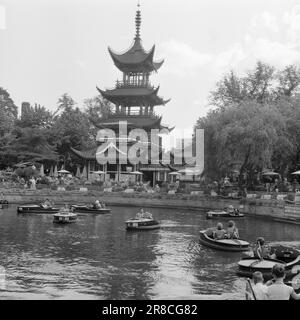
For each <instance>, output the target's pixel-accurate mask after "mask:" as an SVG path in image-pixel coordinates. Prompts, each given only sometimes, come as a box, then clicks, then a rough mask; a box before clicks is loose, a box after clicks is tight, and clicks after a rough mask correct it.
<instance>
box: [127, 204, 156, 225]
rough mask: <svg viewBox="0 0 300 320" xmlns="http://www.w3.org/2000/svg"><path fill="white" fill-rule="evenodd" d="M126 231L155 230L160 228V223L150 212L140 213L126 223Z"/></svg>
mask: <svg viewBox="0 0 300 320" xmlns="http://www.w3.org/2000/svg"><path fill="white" fill-rule="evenodd" d="M125 224H126V230H153V229H158V228H160V223H159V222H158V221H157V220H154V219H153V217H152V214H151V213H150V212H144V211H143V209H142V210H141V212H138V213H137V214H136V216H135V217H134V218H132V219H129V220H127V221H125Z"/></svg>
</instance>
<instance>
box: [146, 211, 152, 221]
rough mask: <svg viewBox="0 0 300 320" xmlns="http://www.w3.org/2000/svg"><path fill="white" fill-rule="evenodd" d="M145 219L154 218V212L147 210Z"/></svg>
mask: <svg viewBox="0 0 300 320" xmlns="http://www.w3.org/2000/svg"><path fill="white" fill-rule="evenodd" d="M144 219H153V217H152V214H151V213H150V212H147V211H146V212H145V213H144Z"/></svg>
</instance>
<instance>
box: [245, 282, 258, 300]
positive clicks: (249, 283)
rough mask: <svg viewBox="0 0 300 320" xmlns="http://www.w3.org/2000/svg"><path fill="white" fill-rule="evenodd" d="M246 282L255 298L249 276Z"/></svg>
mask: <svg viewBox="0 0 300 320" xmlns="http://www.w3.org/2000/svg"><path fill="white" fill-rule="evenodd" d="M247 283H248V285H249V287H250V290H251V293H252V295H253V298H254V300H257V299H256V295H255V293H254V291H253V288H252V284H251V281H250V279H249V278H247Z"/></svg>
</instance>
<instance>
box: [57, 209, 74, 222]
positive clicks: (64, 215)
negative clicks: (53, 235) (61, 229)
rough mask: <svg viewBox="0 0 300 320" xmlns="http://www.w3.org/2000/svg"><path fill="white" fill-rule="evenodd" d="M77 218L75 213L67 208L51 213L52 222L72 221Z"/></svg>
mask: <svg viewBox="0 0 300 320" xmlns="http://www.w3.org/2000/svg"><path fill="white" fill-rule="evenodd" d="M76 220H77V214H76V213H74V212H72V211H71V210H69V209H65V208H64V209H62V210H60V211H59V212H58V213H55V214H54V215H53V223H61V224H66V223H73V222H76Z"/></svg>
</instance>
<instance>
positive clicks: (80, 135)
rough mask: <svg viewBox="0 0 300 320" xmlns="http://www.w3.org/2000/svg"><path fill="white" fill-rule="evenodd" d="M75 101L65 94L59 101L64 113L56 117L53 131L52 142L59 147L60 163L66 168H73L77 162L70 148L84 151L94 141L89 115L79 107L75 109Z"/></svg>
mask: <svg viewBox="0 0 300 320" xmlns="http://www.w3.org/2000/svg"><path fill="white" fill-rule="evenodd" d="M74 105H75V102H74V100H73V99H72V98H71V97H70V96H68V95H67V94H64V95H63V96H62V97H61V98H60V99H59V101H58V109H59V110H62V113H61V114H59V115H57V116H55V118H54V120H55V122H54V124H53V127H52V129H51V131H52V139H51V141H52V142H53V143H54V144H55V145H56V146H57V151H58V153H59V155H60V161H61V162H63V163H64V164H65V166H72V164H73V162H74V161H75V159H74V157H73V155H72V154H71V153H70V148H71V147H72V148H75V149H82V148H83V147H85V148H86V147H89V146H90V145H91V142H92V140H93V136H92V133H91V124H90V121H89V118H88V115H87V114H86V113H84V112H82V111H81V110H80V109H79V108H78V107H77V108H74Z"/></svg>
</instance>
